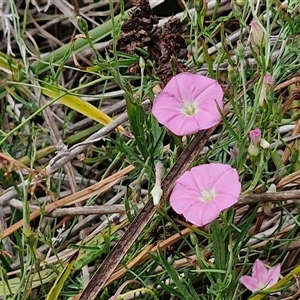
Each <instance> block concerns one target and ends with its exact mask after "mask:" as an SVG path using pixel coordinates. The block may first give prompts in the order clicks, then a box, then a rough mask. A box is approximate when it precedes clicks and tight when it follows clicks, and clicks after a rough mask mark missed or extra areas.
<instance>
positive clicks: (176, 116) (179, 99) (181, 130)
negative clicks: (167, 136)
mask: <svg viewBox="0 0 300 300" xmlns="http://www.w3.org/2000/svg"><path fill="white" fill-rule="evenodd" d="M218 106H219V108H220V109H221V110H223V90H222V88H221V86H220V85H219V84H218V82H217V81H215V80H213V79H211V78H208V77H205V76H202V75H195V74H192V73H187V72H186V73H180V74H178V75H176V76H174V77H173V78H172V79H171V80H170V81H169V82H168V84H167V85H166V86H165V88H164V89H163V91H162V92H161V93H160V94H159V95H158V96H157V97H156V98H155V100H154V103H153V108H152V113H153V115H154V117H155V118H156V119H157V120H158V122H159V123H161V124H163V125H165V126H166V127H167V128H168V129H169V130H170V131H172V132H173V133H175V134H176V135H180V136H182V135H187V134H193V133H197V132H198V131H199V130H201V129H208V128H210V127H213V126H214V125H216V124H218V123H219V122H220V120H221V115H220V113H219V111H218Z"/></svg>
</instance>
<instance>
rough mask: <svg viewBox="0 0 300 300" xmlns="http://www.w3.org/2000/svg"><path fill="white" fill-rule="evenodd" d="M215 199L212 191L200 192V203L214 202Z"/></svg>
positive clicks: (214, 193)
mask: <svg viewBox="0 0 300 300" xmlns="http://www.w3.org/2000/svg"><path fill="white" fill-rule="evenodd" d="M215 197H216V192H215V191H214V190H213V189H212V190H210V191H202V195H201V197H200V201H202V202H210V201H212V200H214V199H215Z"/></svg>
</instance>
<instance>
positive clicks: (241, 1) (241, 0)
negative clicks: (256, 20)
mask: <svg viewBox="0 0 300 300" xmlns="http://www.w3.org/2000/svg"><path fill="white" fill-rule="evenodd" d="M236 4H237V5H238V6H239V7H244V5H245V4H246V0H236Z"/></svg>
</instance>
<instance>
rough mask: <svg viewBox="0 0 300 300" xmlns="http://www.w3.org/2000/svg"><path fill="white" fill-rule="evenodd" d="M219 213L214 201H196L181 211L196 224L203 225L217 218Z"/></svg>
mask: <svg viewBox="0 0 300 300" xmlns="http://www.w3.org/2000/svg"><path fill="white" fill-rule="evenodd" d="M219 214H220V210H219V209H218V207H216V206H215V205H214V203H212V202H209V203H205V202H198V203H196V204H195V205H194V206H191V207H190V209H187V210H185V211H184V212H183V216H184V217H185V218H186V219H187V220H188V221H189V222H191V223H193V224H194V225H197V226H204V225H206V224H209V223H210V222H212V221H213V220H215V219H217V218H218V216H219Z"/></svg>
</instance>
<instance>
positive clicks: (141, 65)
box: [139, 56, 146, 69]
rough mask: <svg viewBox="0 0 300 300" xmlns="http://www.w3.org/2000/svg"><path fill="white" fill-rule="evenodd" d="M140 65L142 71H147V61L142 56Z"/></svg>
mask: <svg viewBox="0 0 300 300" xmlns="http://www.w3.org/2000/svg"><path fill="white" fill-rule="evenodd" d="M139 65H140V68H141V69H145V66H146V64H145V60H144V59H143V58H142V57H141V56H140V59H139Z"/></svg>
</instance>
